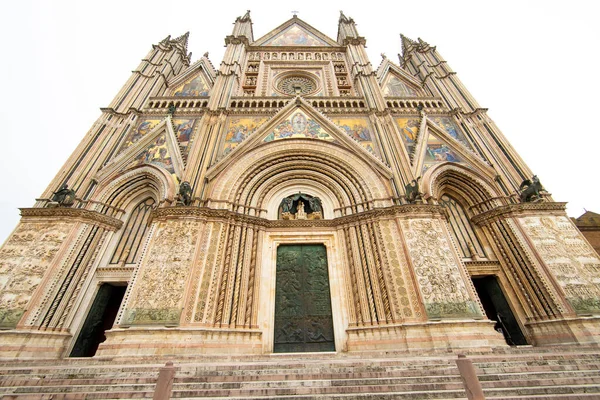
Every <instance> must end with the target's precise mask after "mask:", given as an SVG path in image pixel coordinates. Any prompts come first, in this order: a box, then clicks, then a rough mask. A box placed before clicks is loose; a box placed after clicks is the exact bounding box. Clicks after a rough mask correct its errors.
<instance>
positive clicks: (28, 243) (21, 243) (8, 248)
mask: <svg viewBox="0 0 600 400" xmlns="http://www.w3.org/2000/svg"><path fill="white" fill-rule="evenodd" d="M70 228H71V224H67V223H52V224H46V223H27V222H24V223H21V224H20V225H19V226H18V228H17V229H16V230H15V232H14V233H13V234H12V235H11V236H10V237H9V239H8V240H7V241H6V243H5V244H4V246H3V247H2V250H1V251H0V291H1V293H2V294H1V296H0V328H14V327H15V325H16V324H17V322H18V321H19V319H20V318H21V316H22V315H23V313H24V312H25V310H26V309H27V303H28V302H29V299H30V298H31V296H32V295H33V292H34V291H35V289H36V288H37V287H38V285H39V284H40V282H41V281H42V278H43V276H44V274H45V272H46V269H47V268H48V265H49V264H50V262H51V261H52V259H53V258H54V256H55V255H56V252H57V251H58V249H59V248H60V246H61V244H62V243H63V241H64V239H65V238H66V236H67V233H68V232H69V229H70Z"/></svg>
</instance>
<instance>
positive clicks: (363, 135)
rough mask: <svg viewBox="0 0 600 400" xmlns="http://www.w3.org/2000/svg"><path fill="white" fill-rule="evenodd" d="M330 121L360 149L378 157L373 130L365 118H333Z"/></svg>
mask: <svg viewBox="0 0 600 400" xmlns="http://www.w3.org/2000/svg"><path fill="white" fill-rule="evenodd" d="M330 119H331V120H332V121H333V123H334V124H336V125H337V126H339V127H340V128H342V129H343V130H344V131H345V132H346V134H347V135H348V136H350V137H351V138H352V139H354V140H356V141H357V142H358V143H360V145H361V146H362V147H364V148H365V149H367V150H369V151H370V152H371V153H373V154H375V155H376V156H379V152H378V151H377V145H376V144H375V137H374V135H373V133H372V132H373V129H372V128H371V124H369V121H368V119H367V118H362V117H335V116H331V117H330Z"/></svg>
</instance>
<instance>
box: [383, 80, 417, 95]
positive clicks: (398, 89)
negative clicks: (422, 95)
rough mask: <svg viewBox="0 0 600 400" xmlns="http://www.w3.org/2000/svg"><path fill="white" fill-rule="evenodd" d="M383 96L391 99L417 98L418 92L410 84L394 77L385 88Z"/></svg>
mask: <svg viewBox="0 0 600 400" xmlns="http://www.w3.org/2000/svg"><path fill="white" fill-rule="evenodd" d="M383 95H384V96H389V97H416V96H418V94H417V91H416V90H415V89H413V88H412V87H410V86H409V85H408V84H406V83H404V82H402V81H401V80H400V79H398V78H397V77H396V76H392V77H391V78H390V79H389V80H388V82H387V83H386V85H385V86H384V87H383Z"/></svg>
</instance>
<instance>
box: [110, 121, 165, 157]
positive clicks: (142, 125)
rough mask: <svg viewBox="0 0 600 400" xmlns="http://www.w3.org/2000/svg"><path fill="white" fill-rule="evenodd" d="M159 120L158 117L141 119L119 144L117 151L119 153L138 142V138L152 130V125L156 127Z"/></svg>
mask: <svg viewBox="0 0 600 400" xmlns="http://www.w3.org/2000/svg"><path fill="white" fill-rule="evenodd" d="M160 121H161V120H160V119H144V120H141V121H140V122H139V123H138V124H137V126H136V127H135V128H134V129H133V130H130V131H129V133H128V134H127V137H126V138H125V140H124V141H123V144H122V145H121V148H120V149H119V153H121V152H122V151H123V150H126V149H128V148H129V147H131V146H132V145H133V144H135V143H137V142H139V141H140V139H142V138H143V137H144V136H146V135H147V134H148V133H150V131H152V129H154V127H156V125H158V124H159V123H160Z"/></svg>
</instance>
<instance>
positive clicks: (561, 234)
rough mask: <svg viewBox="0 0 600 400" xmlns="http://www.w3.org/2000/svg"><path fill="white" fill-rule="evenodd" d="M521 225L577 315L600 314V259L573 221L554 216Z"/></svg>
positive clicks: (522, 222) (524, 222)
mask: <svg viewBox="0 0 600 400" xmlns="http://www.w3.org/2000/svg"><path fill="white" fill-rule="evenodd" d="M520 222H521V225H522V226H523V229H524V230H525V232H526V233H527V236H529V238H530V239H531V241H532V243H533V245H534V247H535V250H536V251H537V252H538V254H539V255H540V257H541V258H542V260H543V261H544V264H546V266H547V267H548V268H549V269H550V271H551V272H552V274H553V275H554V278H555V279H556V280H557V281H558V283H559V284H560V286H561V287H562V288H563V290H564V291H565V295H566V298H567V300H568V301H569V303H570V304H571V305H572V306H573V308H574V309H575V311H576V312H577V313H579V314H588V313H597V312H600V258H599V257H598V254H597V253H596V252H595V251H594V249H593V248H592V247H591V246H590V245H589V243H587V242H586V241H585V239H584V238H583V236H582V234H581V233H580V232H579V231H578V230H577V229H576V228H575V226H573V224H572V223H571V221H569V220H568V218H567V217H564V216H553V215H552V216H544V217H524V218H520Z"/></svg>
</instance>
